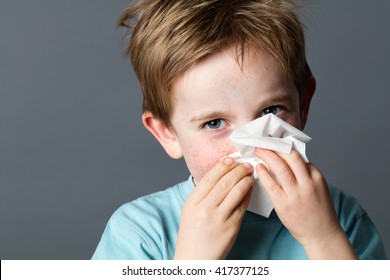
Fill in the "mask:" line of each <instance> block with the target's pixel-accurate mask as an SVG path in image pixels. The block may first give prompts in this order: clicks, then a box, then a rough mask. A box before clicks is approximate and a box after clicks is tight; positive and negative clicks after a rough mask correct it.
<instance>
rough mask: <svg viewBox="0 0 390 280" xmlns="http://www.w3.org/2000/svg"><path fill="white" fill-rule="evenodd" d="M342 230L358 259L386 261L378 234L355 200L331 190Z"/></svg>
mask: <svg viewBox="0 0 390 280" xmlns="http://www.w3.org/2000/svg"><path fill="white" fill-rule="evenodd" d="M331 192H332V196H333V199H334V203H335V207H336V211H337V212H338V217H339V221H340V224H341V226H342V228H343V229H344V231H345V233H346V235H347V236H348V239H349V241H350V242H351V244H352V246H353V248H354V249H355V252H356V254H357V256H358V258H359V259H363V260H383V259H387V255H386V251H385V248H384V245H383V242H382V239H381V237H380V234H379V232H378V230H377V228H376V227H375V225H374V223H373V222H372V220H371V218H370V217H369V216H368V214H367V212H366V211H365V210H364V209H363V208H362V206H361V205H360V204H359V203H358V202H357V200H356V199H355V198H354V197H352V196H349V195H347V194H345V193H344V192H341V191H335V189H331Z"/></svg>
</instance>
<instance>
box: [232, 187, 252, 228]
mask: <svg viewBox="0 0 390 280" xmlns="http://www.w3.org/2000/svg"><path fill="white" fill-rule="evenodd" d="M252 193H253V187H251V188H250V189H249V191H248V192H247V194H246V195H245V197H244V199H243V200H241V202H240V203H239V204H238V206H237V207H236V208H235V209H233V211H232V212H231V213H230V214H229V217H230V219H231V220H233V221H239V222H241V221H242V219H243V218H244V214H245V212H246V210H247V209H248V206H249V202H250V199H251V197H252Z"/></svg>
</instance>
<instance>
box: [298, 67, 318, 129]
mask: <svg viewBox="0 0 390 280" xmlns="http://www.w3.org/2000/svg"><path fill="white" fill-rule="evenodd" d="M316 85H317V82H316V79H315V78H314V76H313V74H312V73H311V72H310V74H309V76H308V78H307V82H306V85H305V88H304V93H303V99H304V100H302V101H301V129H302V130H303V129H304V128H305V126H306V122H307V118H308V115H309V109H310V103H311V99H312V98H313V95H314V92H315V91H316Z"/></svg>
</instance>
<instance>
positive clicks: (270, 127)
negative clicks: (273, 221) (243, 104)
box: [229, 114, 311, 218]
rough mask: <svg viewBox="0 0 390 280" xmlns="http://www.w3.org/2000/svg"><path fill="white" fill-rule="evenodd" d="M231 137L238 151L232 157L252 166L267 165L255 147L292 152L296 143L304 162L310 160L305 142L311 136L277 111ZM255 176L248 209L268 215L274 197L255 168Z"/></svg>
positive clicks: (240, 129) (242, 128)
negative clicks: (263, 184)
mask: <svg viewBox="0 0 390 280" xmlns="http://www.w3.org/2000/svg"><path fill="white" fill-rule="evenodd" d="M230 140H231V141H232V142H233V144H234V146H235V147H236V148H237V150H238V152H236V153H233V154H230V155H229V157H232V158H234V159H235V160H236V161H237V162H240V163H243V162H248V163H250V164H251V165H252V166H253V168H255V167H256V165H257V164H259V163H262V164H264V165H265V166H267V165H266V164H265V163H264V162H263V161H262V160H261V159H259V158H258V157H257V156H256V155H255V154H254V150H255V147H260V148H264V149H269V150H274V151H278V152H282V153H290V152H291V149H292V147H294V148H295V149H296V150H297V151H298V153H299V154H300V155H301V156H302V158H303V159H304V160H305V162H308V161H309V160H308V159H307V157H306V152H305V150H306V143H307V142H309V141H310V140H311V138H310V137H309V136H307V135H306V134H305V133H303V132H302V131H300V130H299V129H297V128H295V127H294V126H292V125H290V124H289V123H287V122H285V121H283V120H282V119H280V118H279V117H277V116H275V115H274V114H267V115H265V116H263V117H261V118H258V119H255V120H254V121H251V122H249V123H247V124H246V125H244V126H243V127H241V128H239V129H237V130H235V131H233V133H232V134H231V135H230ZM267 168H268V167H267ZM253 176H254V178H255V184H254V185H253V193H252V198H251V201H250V202H249V206H248V210H249V211H251V212H254V213H256V214H259V215H262V216H264V217H267V218H268V217H269V215H270V214H271V211H272V209H273V205H272V202H271V199H270V198H269V196H268V194H267V192H266V190H265V189H264V187H263V186H262V185H261V183H260V181H259V179H258V177H257V174H256V171H254V172H253Z"/></svg>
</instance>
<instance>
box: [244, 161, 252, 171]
mask: <svg viewBox="0 0 390 280" xmlns="http://www.w3.org/2000/svg"><path fill="white" fill-rule="evenodd" d="M242 165H243V166H244V167H245V169H246V170H252V165H251V164H249V163H247V162H244V163H243V164H242Z"/></svg>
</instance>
